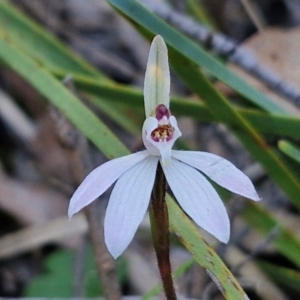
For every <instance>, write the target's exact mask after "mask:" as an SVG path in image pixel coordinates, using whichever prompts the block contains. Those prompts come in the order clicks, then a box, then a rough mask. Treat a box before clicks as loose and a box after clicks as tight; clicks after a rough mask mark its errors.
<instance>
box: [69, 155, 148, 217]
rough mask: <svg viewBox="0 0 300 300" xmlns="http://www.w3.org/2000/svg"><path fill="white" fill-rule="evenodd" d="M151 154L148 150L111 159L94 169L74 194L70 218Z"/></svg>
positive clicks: (70, 206)
mask: <svg viewBox="0 0 300 300" xmlns="http://www.w3.org/2000/svg"><path fill="white" fill-rule="evenodd" d="M147 156H149V152H148V151H147V150H145V151H141V152H137V153H134V154H130V155H127V156H124V157H120V158H116V159H113V160H110V161H108V162H106V163H104V164H102V165H101V166H99V167H97V168H96V169H94V170H93V171H92V172H91V173H90V174H89V175H88V176H87V177H86V178H85V179H84V180H83V182H82V183H81V184H80V186H79V187H78V188H77V190H76V191H75V193H74V194H73V196H72V198H71V201H70V205H69V210H68V215H69V218H71V217H72V215H74V214H75V213H77V212H78V211H80V210H81V209H82V208H83V207H85V206H87V205H88V204H90V203H91V202H93V201H94V200H95V199H96V198H98V197H99V196H101V195H102V194H103V193H104V192H105V191H106V190H107V189H108V188H109V187H110V186H111V185H112V184H113V183H114V182H115V181H116V180H117V179H118V178H119V177H120V176H121V175H122V174H123V173H124V172H126V171H127V170H129V169H130V168H131V167H133V166H134V165H136V164H137V163H138V162H140V161H141V160H143V159H145V158H146V157H147Z"/></svg>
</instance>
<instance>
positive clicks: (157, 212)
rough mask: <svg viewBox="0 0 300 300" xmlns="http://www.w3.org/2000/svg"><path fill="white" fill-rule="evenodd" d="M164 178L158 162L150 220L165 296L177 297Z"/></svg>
mask: <svg viewBox="0 0 300 300" xmlns="http://www.w3.org/2000/svg"><path fill="white" fill-rule="evenodd" d="M165 194H166V178H165V176H164V173H163V170H162V168H161V166H160V164H159V165H158V167H157V171H156V179H155V184H154V188H153V193H152V199H151V209H150V221H151V231H152V238H153V243H154V248H155V252H156V257H157V262H158V268H159V272H160V276H161V279H162V283H163V287H164V291H165V294H166V298H167V299H168V300H175V299H177V297H176V293H175V289H174V284H173V278H172V274H171V264H170V241H169V217H168V209H167V205H166V202H165Z"/></svg>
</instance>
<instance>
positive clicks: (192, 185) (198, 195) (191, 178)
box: [163, 159, 230, 243]
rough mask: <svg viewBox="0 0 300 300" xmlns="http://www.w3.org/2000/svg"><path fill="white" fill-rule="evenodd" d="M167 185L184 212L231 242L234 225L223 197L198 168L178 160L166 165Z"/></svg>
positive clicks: (212, 232) (217, 235) (225, 240)
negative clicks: (230, 236)
mask: <svg viewBox="0 0 300 300" xmlns="http://www.w3.org/2000/svg"><path fill="white" fill-rule="evenodd" d="M163 170H164V173H165V176H166V179H167V182H168V184H169V186H170V188H171V190H172V192H173V194H174V196H175V197H176V199H177V201H178V203H179V204H180V206H181V207H182V209H183V210H184V211H185V212H186V213H187V214H188V215H189V216H190V217H191V218H192V219H193V220H194V221H195V222H196V223H197V224H198V225H199V226H200V227H202V228H203V229H205V230H206V231H208V232H209V233H210V234H212V235H214V236H215V237H216V238H217V239H219V240H220V241H221V242H224V243H227V242H228V239H229V234H230V224H229V219H228V215H227V212H226V209H225V207H224V204H223V202H222V200H221V199H220V197H219V195H218V194H217V192H216V191H215V189H214V188H213V187H212V185H211V184H210V183H209V182H208V180H207V179H206V178H205V177H204V176H203V175H202V174H201V173H200V172H198V171H197V170H196V169H194V168H192V167H190V166H188V165H187V164H184V163H182V162H180V161H177V160H176V159H172V163H171V164H170V165H168V166H167V167H164V166H163Z"/></svg>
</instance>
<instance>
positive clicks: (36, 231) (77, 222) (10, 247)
mask: <svg viewBox="0 0 300 300" xmlns="http://www.w3.org/2000/svg"><path fill="white" fill-rule="evenodd" d="M87 229H88V226H87V222H86V220H85V219H84V216H83V215H82V214H77V215H76V216H74V217H73V218H72V223H70V222H69V221H68V218H67V217H60V218H57V219H54V220H52V221H49V222H47V223H46V224H40V225H35V226H30V227H28V228H25V229H21V230H19V231H17V232H15V233H10V234H7V235H5V236H3V237H1V238H0V244H1V247H0V259H4V258H8V257H12V256H15V255H18V254H21V253H24V252H26V251H30V250H33V249H35V248H38V247H40V246H42V245H45V244H47V243H59V242H61V241H63V240H65V239H66V237H70V236H79V235H82V234H84V233H86V232H87Z"/></svg>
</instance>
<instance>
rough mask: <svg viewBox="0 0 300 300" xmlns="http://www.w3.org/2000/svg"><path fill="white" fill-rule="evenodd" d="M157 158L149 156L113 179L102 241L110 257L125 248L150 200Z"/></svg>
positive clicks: (115, 255)
mask: <svg viewBox="0 0 300 300" xmlns="http://www.w3.org/2000/svg"><path fill="white" fill-rule="evenodd" d="M157 163H158V158H157V157H154V156H149V157H147V158H146V159H145V160H143V161H141V162H139V163H138V164H137V165H135V166H134V167H132V168H131V169H130V170H128V171H127V172H126V173H124V174H123V175H122V176H121V177H120V178H119V180H118V181H117V183H116V185H115V187H114V189H113V191H112V193H111V196H110V199H109V202H108V206H107V210H106V214H105V220H104V236H105V243H106V245H107V248H108V250H109V252H110V253H111V255H112V256H113V257H114V258H117V257H118V256H120V255H121V254H122V253H123V251H124V250H125V249H126V248H127V246H128V245H129V243H130V242H131V240H132V239H133V236H134V234H135V232H136V230H137V228H138V226H139V224H140V223H141V221H142V219H143V217H144V215H145V213H146V211H147V208H148V205H149V201H150V196H151V192H152V189H153V184H154V179H155V174H156V168H157Z"/></svg>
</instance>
